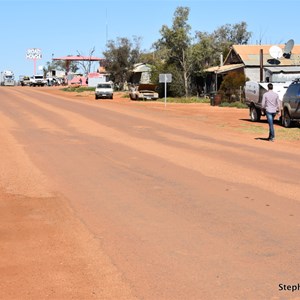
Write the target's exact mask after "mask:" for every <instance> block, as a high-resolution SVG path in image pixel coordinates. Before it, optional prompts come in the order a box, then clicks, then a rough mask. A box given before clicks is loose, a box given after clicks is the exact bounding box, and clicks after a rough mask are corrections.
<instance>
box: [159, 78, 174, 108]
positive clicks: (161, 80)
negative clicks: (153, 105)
mask: <svg viewBox="0 0 300 300" xmlns="http://www.w3.org/2000/svg"><path fill="white" fill-rule="evenodd" d="M170 82H172V74H159V83H164V84H165V107H166V106H167V83H170Z"/></svg>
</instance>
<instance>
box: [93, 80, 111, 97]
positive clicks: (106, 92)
mask: <svg viewBox="0 0 300 300" xmlns="http://www.w3.org/2000/svg"><path fill="white" fill-rule="evenodd" d="M113 97H114V88H113V84H112V83H111V82H101V83H98V84H97V86H96V89H95V99H96V100H97V99H99V98H108V99H113Z"/></svg>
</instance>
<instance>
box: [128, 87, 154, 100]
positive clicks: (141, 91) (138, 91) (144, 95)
mask: <svg viewBox="0 0 300 300" xmlns="http://www.w3.org/2000/svg"><path fill="white" fill-rule="evenodd" d="M129 97H130V99H131V100H157V99H158V93H157V92H156V85H155V84H140V85H139V86H137V87H133V88H132V89H131V91H130V92H129Z"/></svg>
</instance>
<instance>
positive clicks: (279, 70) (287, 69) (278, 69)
mask: <svg viewBox="0 0 300 300" xmlns="http://www.w3.org/2000/svg"><path fill="white" fill-rule="evenodd" d="M264 69H265V70H268V71H270V72H271V73H299V72H300V66H293V67H283V66H277V67H267V68H264Z"/></svg>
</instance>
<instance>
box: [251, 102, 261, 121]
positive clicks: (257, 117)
mask: <svg viewBox="0 0 300 300" xmlns="http://www.w3.org/2000/svg"><path fill="white" fill-rule="evenodd" d="M260 117H261V112H260V110H258V109H257V108H256V107H255V106H254V105H252V106H251V107H250V119H251V121H252V122H257V121H259V120H260Z"/></svg>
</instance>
